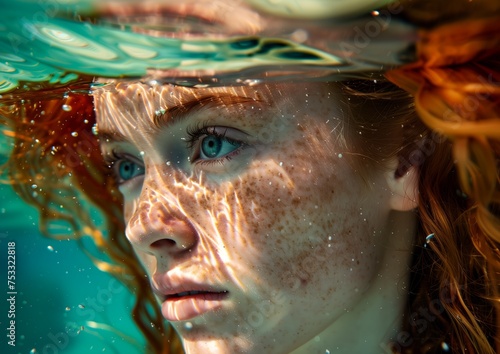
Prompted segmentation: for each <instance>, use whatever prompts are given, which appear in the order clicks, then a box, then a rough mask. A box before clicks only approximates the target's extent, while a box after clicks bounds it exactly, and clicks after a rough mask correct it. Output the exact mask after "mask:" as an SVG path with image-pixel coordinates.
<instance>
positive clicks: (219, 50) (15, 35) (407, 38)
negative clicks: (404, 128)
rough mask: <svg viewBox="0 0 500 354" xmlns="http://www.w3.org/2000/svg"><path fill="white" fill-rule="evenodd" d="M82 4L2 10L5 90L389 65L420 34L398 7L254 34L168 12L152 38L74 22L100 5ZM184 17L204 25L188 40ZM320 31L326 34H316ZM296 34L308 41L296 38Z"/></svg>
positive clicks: (1, 89) (218, 81)
mask: <svg viewBox="0 0 500 354" xmlns="http://www.w3.org/2000/svg"><path fill="white" fill-rule="evenodd" d="M4 2H5V1H4V0H2V1H0V5H1V4H2V3H4ZM78 4H80V5H78ZM81 4H82V3H80V2H75V4H74V5H73V7H68V5H64V6H63V5H61V2H58V1H38V2H36V3H35V2H24V1H16V2H9V3H8V5H7V3H6V2H5V4H4V6H2V13H1V14H0V18H1V19H2V20H1V21H0V94H1V93H5V92H8V91H11V90H14V89H16V88H20V89H22V88H23V85H25V84H27V86H25V87H32V86H33V83H43V84H44V86H47V85H49V86H50V85H53V87H54V86H60V85H65V84H67V83H70V82H74V81H75V80H77V79H78V78H79V76H81V75H85V76H88V77H94V76H95V77H104V78H123V77H129V78H136V79H137V78H143V79H144V80H165V81H166V82H172V83H176V84H182V85H192V86H194V85H225V84H234V83H236V84H238V83H239V84H242V83H243V84H244V83H248V82H249V81H250V82H251V81H252V80H253V79H257V80H259V79H266V80H267V79H269V77H270V76H273V77H276V76H286V75H288V77H293V76H294V75H295V76H297V77H304V76H310V77H318V76H324V75H326V74H328V73H329V74H332V73H334V74H337V75H338V74H346V73H355V72H359V71H381V70H382V71H383V70H386V69H388V68H391V67H394V66H397V65H400V64H401V63H402V62H403V61H404V57H405V55H406V54H405V53H407V48H409V47H411V43H412V42H413V40H414V35H413V33H414V31H413V28H412V27H411V26H409V25H408V24H405V23H403V22H400V21H396V18H395V17H394V16H392V17H391V15H390V14H388V16H387V15H386V16H385V17H384V18H374V17H367V18H364V19H360V20H352V21H349V22H336V23H333V22H332V21H319V22H318V21H316V22H313V21H309V22H307V21H305V22H297V21H291V20H283V19H276V20H275V21H274V22H272V21H271V19H269V21H268V24H267V25H266V26H264V27H263V28H262V30H261V31H260V32H259V33H258V35H251V36H245V35H244V34H243V35H241V34H239V35H237V36H229V35H226V36H224V35H222V36H221V35H220V34H221V33H224V32H223V31H224V29H223V28H218V27H217V26H216V25H214V24H210V23H207V21H202V20H201V19H196V18H193V17H189V18H187V17H186V18H185V19H182V18H180V19H179V17H175V15H172V14H171V15H170V16H171V17H170V18H169V17H168V16H169V15H167V14H161V16H163V17H162V20H163V21H164V22H163V23H167V24H168V23H173V25H171V26H170V28H167V27H166V26H165V28H163V31H164V32H163V35H165V36H163V37H161V36H158V37H153V36H148V35H144V34H140V33H134V32H132V30H131V28H132V26H131V25H130V24H126V23H125V24H118V23H117V22H113V19H111V20H110V19H106V18H101V19H100V18H99V17H97V16H95V17H93V20H92V22H97V24H92V23H90V21H87V22H81V21H74V20H72V18H76V17H77V15H76V12H75V11H83V13H85V11H87V12H88V11H89V9H91V8H92V4H91V3H88V2H83V4H84V5H85V6H84V5H81ZM77 6H80V8H78V7H77ZM172 16H173V17H172ZM89 18H90V17H89ZM169 19H171V20H172V21H169ZM173 20H175V21H173ZM182 20H184V21H185V22H189V23H190V26H191V28H190V29H191V30H192V23H195V26H197V27H196V33H198V35H197V36H195V37H193V36H190V39H186V38H187V36H183V33H182V32H181V31H182V27H183V25H182ZM197 20H198V22H196V21H197ZM370 21H371V22H370ZM134 26H135V28H137V25H136V24H134ZM172 26H174V27H175V26H178V28H177V30H176V29H175V28H173V29H172ZM377 26H378V27H377ZM184 27H185V26H184ZM145 28H149V27H147V25H146V26H145ZM161 31H162V28H160V32H161ZM172 31H173V32H172ZM176 31H177V32H176ZM217 31H219V32H218V34H217V35H216V34H215V33H214V32H216V33H217ZM221 31H222V32H221ZM316 32H319V33H321V37H319V36H316V37H315V36H314V34H315V33H316ZM169 33H174V34H175V36H172V35H171V36H168V35H169ZM200 37H202V38H200ZM203 37H205V38H203ZM297 38H299V40H300V41H301V42H302V43H298V42H297V41H294V39H297ZM318 38H321V41H317V39H318ZM264 72H272V73H273V75H267V74H266V75H264V74H263V73H264ZM242 78H245V79H242Z"/></svg>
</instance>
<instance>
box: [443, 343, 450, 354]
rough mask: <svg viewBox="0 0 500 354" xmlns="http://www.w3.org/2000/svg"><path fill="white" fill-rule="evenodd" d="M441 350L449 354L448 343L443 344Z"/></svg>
mask: <svg viewBox="0 0 500 354" xmlns="http://www.w3.org/2000/svg"><path fill="white" fill-rule="evenodd" d="M441 348H442V349H443V350H444V351H445V352H448V351H449V350H450V346H449V345H448V343H446V342H442V343H441Z"/></svg>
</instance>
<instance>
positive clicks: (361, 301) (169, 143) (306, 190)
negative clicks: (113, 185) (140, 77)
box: [95, 84, 414, 354]
mask: <svg viewBox="0 0 500 354" xmlns="http://www.w3.org/2000/svg"><path fill="white" fill-rule="evenodd" d="M330 90H331V86H328V85H323V86H321V85H317V84H300V85H299V84H297V85H296V86H293V87H292V89H290V87H289V86H286V85H284V84H283V85H280V84H276V85H261V86H258V87H256V86H254V87H215V88H207V89H192V88H183V87H174V86H169V85H165V86H160V85H157V86H147V85H145V84H117V85H115V86H112V87H109V88H104V89H101V91H98V92H96V94H95V104H96V112H97V118H98V125H99V134H100V139H102V141H101V144H102V145H103V154H104V155H105V156H106V155H110V154H112V151H113V150H114V149H117V150H118V154H121V155H120V156H122V155H124V154H125V155H127V156H130V159H132V160H133V161H138V162H137V163H139V164H141V165H143V166H144V170H145V172H144V174H143V175H140V176H137V177H134V178H132V179H130V180H127V181H126V182H124V183H123V184H122V185H121V186H120V191H121V192H122V194H123V195H124V200H125V209H124V214H125V215H124V217H125V221H126V222H127V237H128V238H129V240H130V242H131V243H132V245H133V246H134V249H135V251H136V253H137V254H138V256H139V258H140V259H141V260H142V262H143V264H144V266H145V268H146V270H147V271H148V273H149V275H150V276H152V278H153V281H152V283H153V285H155V280H154V279H160V283H159V284H156V286H157V287H161V286H162V284H161V280H162V279H163V280H165V279H170V280H172V281H177V280H179V281H180V280H181V279H182V281H183V280H184V279H186V278H188V279H189V280H190V281H193V282H196V283H197V284H208V285H210V286H215V287H216V288H217V289H221V290H222V289H223V290H225V291H228V294H229V295H228V297H227V298H224V299H223V300H221V301H215V302H210V301H198V300H196V301H195V300H193V299H185V300H181V301H180V302H183V303H184V305H186V304H189V302H190V301H191V303H190V305H189V306H183V307H181V306H177V304H174V301H165V302H164V303H163V307H162V309H163V311H164V312H163V313H164V316H167V315H165V313H167V314H170V316H173V317H175V318H176V319H178V318H185V317H186V316H187V315H188V314H187V313H182V311H194V312H198V311H199V312H200V313H202V314H201V315H199V316H197V317H195V318H193V319H192V320H190V323H191V324H192V327H191V328H190V329H189V330H188V329H186V327H185V326H184V321H183V320H181V321H173V322H172V325H173V326H174V328H175V329H176V330H177V332H178V333H179V334H180V336H181V337H182V338H183V342H184V346H185V349H186V352H188V353H197V352H200V350H202V349H203V351H204V352H206V353H218V354H220V353H262V352H272V353H288V352H291V351H293V350H295V349H297V348H299V347H301V346H304V345H305V346H304V347H303V348H302V349H301V350H302V351H297V353H306V352H311V350H313V348H316V349H314V350H317V349H318V348H320V347H323V348H324V345H326V343H323V341H324V340H326V341H333V343H335V344H336V346H341V347H344V348H347V345H351V344H348V343H352V339H351V338H350V337H351V336H352V335H353V332H352V328H361V327H363V326H364V327H367V328H365V329H364V331H365V332H366V333H371V335H372V336H374V337H375V338H376V340H383V339H384V337H385V336H387V335H388V334H387V333H388V332H390V329H389V328H394V327H390V326H393V321H394V318H397V314H398V312H399V309H400V306H402V303H401V302H400V300H397V299H399V297H397V292H398V291H400V289H399V288H395V287H394V286H393V284H394V277H393V275H392V272H394V271H395V269H397V267H396V264H401V262H404V263H406V262H407V259H405V257H409V254H410V253H409V252H407V253H405V252H400V253H396V255H394V254H393V253H390V252H395V250H399V249H406V248H407V247H408V244H409V241H408V240H411V235H408V236H405V237H403V236H400V237H390V236H391V235H395V234H396V235H406V234H408V232H406V233H405V232H402V231H401V230H411V229H412V228H413V223H414V215H412V214H408V215H406V214H405V215H406V216H404V217H402V216H398V217H395V216H393V215H392V213H391V207H390V205H391V199H392V198H394V193H391V192H390V189H389V188H388V184H387V183H388V182H387V180H386V178H387V177H386V176H387V174H386V173H385V172H373V173H372V175H371V176H370V185H367V184H366V181H365V180H364V179H363V177H362V176H360V174H359V172H358V171H356V169H355V167H354V166H355V165H354V164H353V163H352V161H353V160H352V157H351V156H353V155H351V154H350V153H349V151H348V149H347V147H346V146H345V145H346V144H345V141H346V140H345V137H343V136H342V134H341V132H343V129H344V127H343V124H341V123H342V119H341V118H339V117H342V116H343V113H342V112H340V111H339V110H338V109H337V108H336V105H335V104H334V103H335V102H337V101H336V100H337V98H334V95H330ZM207 97H211V98H209V99H207ZM182 105H186V106H190V107H191V108H190V110H189V111H187V113H186V112H184V113H183V106H182ZM156 112H160V116H159V115H158V114H157V113H156ZM162 112H170V113H165V114H163V113H162ZM179 112H180V114H187V115H185V116H184V118H182V120H179V117H180V116H176V114H179ZM170 114H172V115H170ZM158 119H163V120H166V122H163V123H162V126H157V123H158V122H157V120H158ZM325 122H326V123H325ZM202 124H206V125H208V126H214V127H226V128H225V129H228V130H226V131H227V134H228V137H231V136H232V135H231V134H239V135H238V136H239V137H240V138H241V140H243V141H244V145H239V148H238V150H236V152H237V154H236V155H234V156H233V157H231V158H230V159H229V158H228V159H227V160H224V161H223V162H221V161H216V162H211V161H208V163H207V160H206V159H205V161H202V160H200V158H199V157H196V154H195V155H193V154H192V151H191V150H190V148H189V147H188V145H187V144H186V138H187V135H186V131H189V130H190V129H192V127H193V126H194V127H195V128H196V129H199V128H200V127H201V125H202ZM242 132H244V133H242ZM205 134H206V133H205ZM108 138H109V139H108ZM106 139H108V140H109V141H106ZM124 139H126V141H122V140H124ZM238 139H239V138H238ZM113 140H115V141H113ZM196 144H198V142H196ZM196 146H199V144H198V145H196ZM339 153H341V154H342V155H343V156H344V157H343V158H342V159H339V158H338V157H337V156H338V155H339ZM193 156H194V159H193ZM360 208H362V210H363V218H362V219H361V220H360V219H359V217H357V216H358V215H359V211H360ZM388 250H392V251H388ZM379 274H385V276H382V277H379V276H378V275H379ZM397 277H398V281H400V280H401V279H400V274H399V272H398V275H397ZM327 279H328V281H326V280H327ZM386 282H387V283H386ZM404 283H405V282H404V281H402V282H401V284H404ZM390 285H392V286H390ZM159 290H161V291H162V292H163V291H168V289H159ZM181 290H184V291H187V290H193V289H192V288H188V289H181ZM325 299H329V301H325ZM159 300H160V299H159ZM161 301H162V300H161ZM393 302H394V303H393ZM366 304H372V305H371V307H368V308H369V309H370V311H372V312H373V313H371V314H369V315H366V314H365V313H364V312H365V311H368V310H367V309H366V306H367V305H366ZM211 306H213V309H215V310H213V311H207V309H210V308H211ZM380 308H384V312H383V313H379V311H380ZM186 309H187V310H186ZM387 309H391V310H387ZM165 311H166V312H165ZM358 311H361V312H360V313H358ZM382 315H383V316H384V318H387V322H388V323H387V324H386V325H384V326H381V325H380V324H379V323H376V324H373V323H371V322H370V321H364V320H363V321H362V322H360V319H363V318H373V319H376V318H380V316H382ZM365 316H368V317H365ZM323 331H326V332H324V334H323V335H322V337H321V338H323V339H322V341H319V342H314V341H313V339H314V338H315V336H317V335H318V334H319V333H322V332H323ZM375 332H376V333H375ZM311 341H312V342H311ZM305 343H308V344H307V345H306V344H305ZM311 345H312V346H313V347H311ZM318 346H319V347H318Z"/></svg>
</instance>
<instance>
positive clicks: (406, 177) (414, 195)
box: [386, 166, 418, 211]
mask: <svg viewBox="0 0 500 354" xmlns="http://www.w3.org/2000/svg"><path fill="white" fill-rule="evenodd" d="M396 171H399V166H397V168H396V169H391V171H389V172H387V174H386V180H387V185H388V186H389V190H390V192H391V197H390V207H391V209H393V210H396V211H409V210H412V209H415V208H416V207H417V206H418V169H417V168H416V167H415V166H411V167H410V168H408V169H406V170H405V172H404V173H402V174H399V173H396Z"/></svg>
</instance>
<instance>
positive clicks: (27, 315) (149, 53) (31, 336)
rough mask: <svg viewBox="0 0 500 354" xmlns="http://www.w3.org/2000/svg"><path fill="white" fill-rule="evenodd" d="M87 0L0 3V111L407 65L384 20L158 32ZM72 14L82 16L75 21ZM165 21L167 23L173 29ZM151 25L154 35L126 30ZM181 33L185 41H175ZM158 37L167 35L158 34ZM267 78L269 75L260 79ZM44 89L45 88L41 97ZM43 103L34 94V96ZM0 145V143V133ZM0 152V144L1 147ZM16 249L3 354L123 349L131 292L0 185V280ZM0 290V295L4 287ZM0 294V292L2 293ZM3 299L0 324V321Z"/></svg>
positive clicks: (410, 31) (205, 25)
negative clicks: (103, 82)
mask: <svg viewBox="0 0 500 354" xmlns="http://www.w3.org/2000/svg"><path fill="white" fill-rule="evenodd" d="M94 5H95V4H93V3H92V2H88V1H84V2H82V1H78V2H77V1H74V2H72V1H43V0H42V1H16V2H7V1H0V8H1V9H2V10H1V13H0V18H1V21H0V104H8V103H10V102H12V101H16V100H19V99H20V97H21V96H20V95H23V93H24V92H26V91H30V92H31V93H36V92H37V90H40V89H43V88H47V87H52V86H59V87H60V88H61V90H60V91H61V92H64V88H65V85H68V84H73V85H74V84H75V83H76V82H82V84H83V85H82V86H81V87H83V88H82V90H83V91H85V90H88V89H89V84H90V81H91V79H90V78H91V77H94V76H96V77H104V78H109V79H116V78H122V77H124V76H125V77H126V78H127V79H135V80H136V79H137V78H141V80H143V81H152V80H154V81H161V80H163V81H167V82H172V83H176V84H179V85H190V86H197V85H201V86H204V85H227V84H237V85H242V84H252V83H254V82H258V81H261V80H275V79H276V80H278V79H279V80H283V79H284V78H286V79H293V78H297V77H300V78H304V77H308V78H310V79H315V78H321V79H324V78H325V77H333V78H339V79H341V78H344V77H345V76H352V75H355V73H358V72H360V71H368V72H373V71H376V72H383V71H385V70H388V69H390V68H393V67H396V66H399V65H401V64H402V63H405V62H406V61H409V60H412V59H413V56H412V50H411V48H412V43H413V41H414V38H415V34H414V32H415V30H414V28H413V27H412V26H410V25H408V24H407V23H405V22H403V21H399V20H397V19H396V18H395V16H394V14H390V13H387V14H385V17H381V15H380V14H376V13H372V14H369V15H367V16H365V17H364V18H361V19H351V20H348V21H347V20H343V21H340V20H339V21H335V22H324V21H323V22H322V21H302V22H297V21H296V20H285V19H280V20H278V19H275V20H274V21H270V19H269V18H268V17H266V16H264V15H263V16H262V17H261V22H260V28H258V29H255V28H246V27H242V28H240V29H236V30H234V29H233V30H228V29H227V28H226V27H225V25H224V24H220V23H219V24H218V23H214V22H212V23H210V22H207V21H202V20H199V21H197V20H196V19H194V18H192V17H191V18H186V19H183V18H178V17H176V15H175V14H162V16H163V17H162V19H163V22H162V23H163V25H162V26H157V25H156V26H155V27H154V28H152V26H151V22H147V23H146V24H142V23H140V22H139V23H137V21H138V20H137V19H134V18H133V17H131V18H127V19H125V20H124V19H121V20H120V21H121V22H119V21H118V20H117V19H114V18H109V17H99V16H95V14H94V13H93V9H94ZM79 16H82V17H83V18H84V20H85V21H78V20H77V18H78V17H79ZM168 16H171V18H170V19H172V18H173V19H175V22H172V23H174V24H173V25H169V26H167V25H165V24H166V23H170V22H169V21H168V19H169V17H168ZM138 29H143V30H153V29H154V30H155V31H158V32H160V33H164V35H163V36H157V37H152V36H146V35H143V34H139V33H134V32H132V30H134V31H135V32H137V31H138ZM187 32H189V33H192V34H193V35H191V36H186V35H185V34H186V33H187ZM167 34H168V35H167ZM270 71H272V72H273V76H271V77H270V76H269V75H267V74H264V73H265V72H270ZM44 92H45V91H44ZM38 98H41V99H43V97H38ZM0 139H2V138H0ZM0 146H2V149H1V151H0V155H3V156H5V155H6V154H8V142H6V141H5V140H1V141H0ZM12 241H14V242H15V243H16V246H15V248H16V267H17V268H16V291H17V292H18V294H17V297H16V323H17V325H16V346H15V347H11V346H7V345H6V339H5V332H3V333H2V338H3V339H2V343H1V344H0V345H1V348H2V349H1V350H0V352H2V353H6V352H7V353H30V352H32V353H35V352H36V353H97V352H99V353H102V352H112V353H133V352H138V353H140V352H142V350H141V349H140V348H141V343H135V344H132V343H130V342H128V341H126V340H123V339H122V334H118V333H115V332H113V330H109V328H108V327H106V326H111V327H113V328H114V330H115V331H116V330H117V331H120V332H123V333H124V334H125V335H128V336H131V337H135V338H140V336H137V332H136V329H135V327H134V326H133V325H132V323H131V321H130V318H129V317H130V316H129V313H130V306H131V296H130V294H128V293H127V290H125V288H123V287H122V286H121V285H119V284H118V283H117V282H116V281H114V279H112V278H110V277H109V276H108V275H106V274H105V273H102V272H100V271H98V270H97V269H96V268H95V267H94V266H93V264H92V263H91V261H90V260H89V259H88V258H87V257H86V256H84V255H83V254H82V253H81V252H80V251H79V249H78V246H77V245H76V244H75V243H73V242H65V241H54V240H49V239H45V238H43V237H42V236H41V235H40V234H39V232H38V224H37V213H36V211H35V210H34V209H32V208H30V207H28V206H26V205H25V204H24V203H23V202H22V201H21V200H20V199H19V198H18V197H17V196H16V195H15V194H14V193H13V191H12V190H11V189H10V187H9V186H2V187H1V189H0V261H1V264H2V266H1V267H0V270H1V274H0V276H1V279H2V282H4V279H7V268H6V267H5V266H4V265H6V264H7V245H8V242H12ZM2 291H5V293H4V294H6V292H7V290H6V287H3V288H2ZM5 296H6V295H5ZM8 311H9V304H8V303H7V302H6V301H3V302H2V305H1V306H0V327H1V328H2V329H3V330H5V328H7V326H8V322H7V315H6V314H7V313H8Z"/></svg>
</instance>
